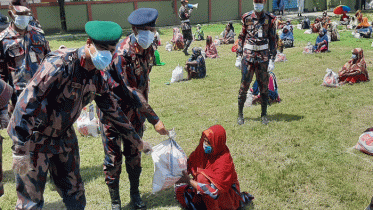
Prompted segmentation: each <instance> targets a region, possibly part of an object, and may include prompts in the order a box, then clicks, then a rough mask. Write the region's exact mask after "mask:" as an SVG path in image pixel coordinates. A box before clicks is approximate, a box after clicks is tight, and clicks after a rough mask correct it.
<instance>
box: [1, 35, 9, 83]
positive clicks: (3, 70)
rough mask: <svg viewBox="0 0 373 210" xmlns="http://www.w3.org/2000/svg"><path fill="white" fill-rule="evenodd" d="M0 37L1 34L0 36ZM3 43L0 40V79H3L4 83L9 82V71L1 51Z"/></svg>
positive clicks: (3, 53)
mask: <svg viewBox="0 0 373 210" xmlns="http://www.w3.org/2000/svg"><path fill="white" fill-rule="evenodd" d="M0 36H1V34H0ZM3 49H4V48H3V42H2V40H0V79H3V80H4V81H5V82H8V81H9V71H8V66H7V65H6V59H5V58H6V55H5V52H4V50H3Z"/></svg>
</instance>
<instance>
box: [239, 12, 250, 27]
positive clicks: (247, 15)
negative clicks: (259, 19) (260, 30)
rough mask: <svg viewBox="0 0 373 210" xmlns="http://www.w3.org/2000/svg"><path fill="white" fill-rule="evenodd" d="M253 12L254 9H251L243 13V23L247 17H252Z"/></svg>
mask: <svg viewBox="0 0 373 210" xmlns="http://www.w3.org/2000/svg"><path fill="white" fill-rule="evenodd" d="M252 14H253V11H250V12H246V13H245V14H243V15H242V20H241V22H242V24H245V23H246V22H247V21H246V18H248V17H250V16H251V15H252Z"/></svg>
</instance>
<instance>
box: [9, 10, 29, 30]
mask: <svg viewBox="0 0 373 210" xmlns="http://www.w3.org/2000/svg"><path fill="white" fill-rule="evenodd" d="M12 14H13V13H12ZM13 16H14V25H16V27H17V28H19V29H21V30H23V29H25V28H26V27H27V25H28V23H29V22H30V20H31V18H32V17H31V16H28V15H14V14H13Z"/></svg>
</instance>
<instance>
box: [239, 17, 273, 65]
mask: <svg viewBox="0 0 373 210" xmlns="http://www.w3.org/2000/svg"><path fill="white" fill-rule="evenodd" d="M275 19H276V16H274V15H272V14H270V13H267V12H262V13H261V16H260V17H257V15H256V13H255V12H254V11H251V12H247V13H245V14H244V15H242V20H241V21H242V24H243V26H242V30H241V33H240V34H239V36H238V44H239V46H240V48H241V49H242V52H243V60H245V61H247V62H255V61H258V62H268V60H269V59H273V60H274V59H275V57H276V53H277V51H276V49H277V46H276V45H277V39H276V24H275ZM246 44H249V45H256V46H262V45H267V44H268V49H266V50H261V51H253V50H250V49H247V48H245V45H246Z"/></svg>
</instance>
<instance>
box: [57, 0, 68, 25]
mask: <svg viewBox="0 0 373 210" xmlns="http://www.w3.org/2000/svg"><path fill="white" fill-rule="evenodd" d="M58 4H59V6H60V19H61V28H62V31H63V32H67V26H66V15H65V0H58Z"/></svg>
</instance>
